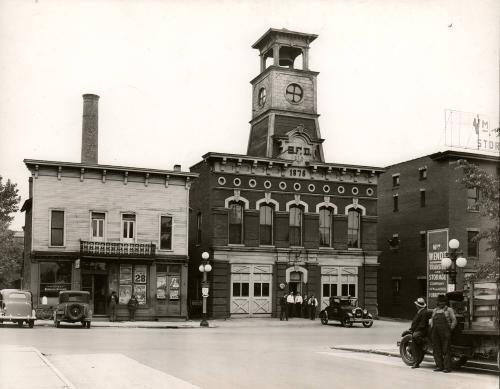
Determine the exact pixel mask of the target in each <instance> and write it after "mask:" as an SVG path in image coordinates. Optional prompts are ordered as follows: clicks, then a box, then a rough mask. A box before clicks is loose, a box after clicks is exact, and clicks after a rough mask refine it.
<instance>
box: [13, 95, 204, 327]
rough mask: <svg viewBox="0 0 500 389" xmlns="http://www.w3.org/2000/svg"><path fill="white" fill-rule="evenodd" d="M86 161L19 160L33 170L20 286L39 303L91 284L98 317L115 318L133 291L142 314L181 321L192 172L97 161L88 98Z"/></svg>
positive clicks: (94, 107) (93, 103) (92, 100)
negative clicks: (112, 298) (114, 306)
mask: <svg viewBox="0 0 500 389" xmlns="http://www.w3.org/2000/svg"><path fill="white" fill-rule="evenodd" d="M83 98H84V110H83V133H82V162H81V163H71V162H57V161H38V160H30V159H27V160H25V161H24V162H25V164H26V166H27V168H28V169H29V171H30V173H31V177H30V179H29V191H30V193H29V199H28V200H27V201H26V202H25V204H24V206H23V209H22V210H23V211H25V212H26V223H25V233H26V239H25V259H24V261H25V263H24V285H23V287H24V288H26V289H30V290H31V291H32V292H33V296H34V301H35V302H36V304H37V305H40V304H41V302H42V298H43V297H46V298H47V300H48V305H49V306H51V305H53V304H54V303H55V302H56V300H57V296H58V293H59V291H61V290H66V289H73V290H87V291H89V292H90V293H91V297H92V309H93V312H94V316H97V317H98V316H106V315H107V313H108V312H107V302H108V300H109V295H110V293H111V291H116V292H117V293H118V295H119V300H120V304H119V309H118V318H126V317H128V312H127V309H126V303H127V302H128V299H129V298H130V296H131V294H134V295H136V296H137V298H138V300H139V309H138V311H137V318H138V319H143V320H144V319H147V320H151V319H159V320H161V319H162V318H167V317H168V318H172V317H187V271H188V267H187V266H188V265H187V259H188V201H189V188H190V185H191V180H192V179H194V178H196V176H197V175H196V174H194V173H189V172H182V171H181V170H180V166H175V168H174V169H173V170H155V169H142V168H137V167H123V166H108V165H101V164H98V162H97V151H98V148H97V125H98V117H97V111H98V99H99V97H98V96H96V95H84V96H83Z"/></svg>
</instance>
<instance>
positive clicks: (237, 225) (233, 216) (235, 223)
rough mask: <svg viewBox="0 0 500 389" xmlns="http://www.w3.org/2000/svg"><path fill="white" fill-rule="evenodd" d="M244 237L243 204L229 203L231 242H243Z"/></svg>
mask: <svg viewBox="0 0 500 389" xmlns="http://www.w3.org/2000/svg"><path fill="white" fill-rule="evenodd" d="M242 238H243V206H242V205H241V204H240V203H231V204H229V244H241V243H242Z"/></svg>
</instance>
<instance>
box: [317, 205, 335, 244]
mask: <svg viewBox="0 0 500 389" xmlns="http://www.w3.org/2000/svg"><path fill="white" fill-rule="evenodd" d="M332 215H333V212H332V210H331V209H330V208H321V209H320V210H319V245H320V246H321V247H331V246H332V235H333V234H332V232H333V223H332V222H333V220H332Z"/></svg>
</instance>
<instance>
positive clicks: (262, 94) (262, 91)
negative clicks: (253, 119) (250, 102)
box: [258, 88, 266, 107]
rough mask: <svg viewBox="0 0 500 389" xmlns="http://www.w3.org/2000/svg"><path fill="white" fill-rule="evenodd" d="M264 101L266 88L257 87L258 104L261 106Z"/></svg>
mask: <svg viewBox="0 0 500 389" xmlns="http://www.w3.org/2000/svg"><path fill="white" fill-rule="evenodd" d="M265 103H266V88H260V89H259V96H258V104H259V107H262V106H263V105H264V104H265Z"/></svg>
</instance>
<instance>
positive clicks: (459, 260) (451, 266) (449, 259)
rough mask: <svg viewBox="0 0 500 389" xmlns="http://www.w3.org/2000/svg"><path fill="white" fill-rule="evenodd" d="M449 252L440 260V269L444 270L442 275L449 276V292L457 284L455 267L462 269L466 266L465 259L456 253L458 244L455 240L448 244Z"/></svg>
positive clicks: (458, 252) (460, 253)
mask: <svg viewBox="0 0 500 389" xmlns="http://www.w3.org/2000/svg"><path fill="white" fill-rule="evenodd" d="M448 246H449V248H450V250H449V251H448V252H447V253H446V255H445V256H444V257H443V259H441V267H442V268H443V269H444V273H445V274H448V275H449V276H450V285H449V288H448V289H449V290H448V291H449V292H452V291H454V290H455V286H456V283H457V267H459V268H462V267H465V265H467V259H465V258H464V257H463V256H462V254H463V253H462V252H461V251H458V247H459V246H460V242H459V241H458V240H457V239H452V240H450V241H449V242H448Z"/></svg>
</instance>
